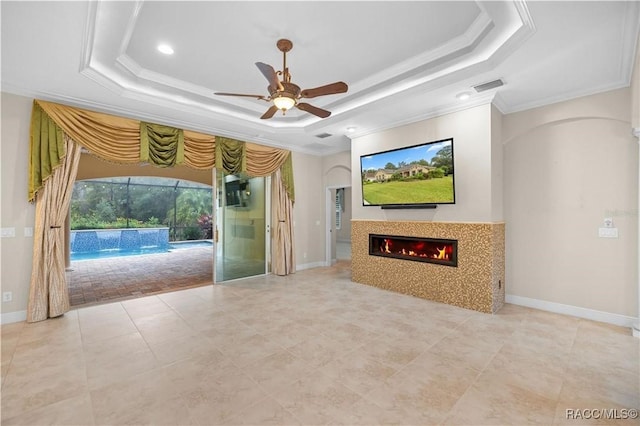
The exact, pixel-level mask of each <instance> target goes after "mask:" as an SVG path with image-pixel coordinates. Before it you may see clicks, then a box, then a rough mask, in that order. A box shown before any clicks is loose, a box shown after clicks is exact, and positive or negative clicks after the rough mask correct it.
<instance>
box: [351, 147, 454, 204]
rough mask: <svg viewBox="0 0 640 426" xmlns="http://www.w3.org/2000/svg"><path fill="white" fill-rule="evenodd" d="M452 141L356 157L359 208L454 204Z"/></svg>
mask: <svg viewBox="0 0 640 426" xmlns="http://www.w3.org/2000/svg"><path fill="white" fill-rule="evenodd" d="M453 165H454V159H453V138H451V139H443V140H439V141H433V142H427V143H422V144H419V145H412V146H408V147H403V148H397V149H392V150H389V151H383V152H377V153H374V154H367V155H362V156H360V172H361V178H362V179H361V182H362V205H363V206H380V207H382V208H421V207H425V208H427V207H435V206H436V205H438V204H455V202H456V197H455V185H454V167H453Z"/></svg>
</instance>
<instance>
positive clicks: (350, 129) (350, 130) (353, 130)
mask: <svg viewBox="0 0 640 426" xmlns="http://www.w3.org/2000/svg"><path fill="white" fill-rule="evenodd" d="M355 131H356V128H355V127H353V126H351V127H347V132H349V133H353V132H355Z"/></svg>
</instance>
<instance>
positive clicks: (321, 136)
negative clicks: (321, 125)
mask: <svg viewBox="0 0 640 426" xmlns="http://www.w3.org/2000/svg"><path fill="white" fill-rule="evenodd" d="M329 136H331V133H319V134H317V135H316V138H320V139H324V138H328V137H329Z"/></svg>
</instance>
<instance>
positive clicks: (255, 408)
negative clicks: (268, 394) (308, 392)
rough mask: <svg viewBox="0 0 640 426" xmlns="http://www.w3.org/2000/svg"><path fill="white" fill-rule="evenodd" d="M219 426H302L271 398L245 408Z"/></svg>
mask: <svg viewBox="0 0 640 426" xmlns="http://www.w3.org/2000/svg"><path fill="white" fill-rule="evenodd" d="M221 424H224V425H246V426H255V425H273V426H284V425H287V426H295V425H300V426H302V423H301V422H300V421H299V420H298V419H296V418H295V417H294V416H293V414H291V413H290V412H288V411H287V410H285V409H284V408H282V406H281V405H280V404H278V402H276V401H275V400H274V399H273V398H265V399H263V400H262V401H260V402H258V403H257V404H254V405H252V406H250V407H247V408H246V409H245V410H243V412H242V413H240V414H237V415H235V416H233V417H230V418H228V419H226V420H224V421H223V422H222V423H221Z"/></svg>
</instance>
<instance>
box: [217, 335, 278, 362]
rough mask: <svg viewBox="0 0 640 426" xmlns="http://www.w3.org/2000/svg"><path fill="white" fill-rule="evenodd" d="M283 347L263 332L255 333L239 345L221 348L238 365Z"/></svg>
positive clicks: (261, 357)
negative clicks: (263, 334) (262, 333)
mask: <svg viewBox="0 0 640 426" xmlns="http://www.w3.org/2000/svg"><path fill="white" fill-rule="evenodd" d="M282 349H283V348H282V347H280V346H278V345H277V344H275V343H273V342H271V341H270V340H269V339H267V338H266V337H264V336H262V335H261V334H254V335H252V336H250V337H248V338H246V339H245V340H244V341H242V342H241V343H239V344H237V345H229V346H225V347H222V348H220V350H221V351H222V353H224V354H225V355H227V356H229V357H230V358H231V359H232V360H233V362H234V363H235V364H237V365H238V366H241V367H242V366H246V365H249V364H252V363H254V362H256V361H258V360H261V359H264V358H266V357H268V356H269V355H273V354H275V353H276V352H278V351H280V350H282Z"/></svg>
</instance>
